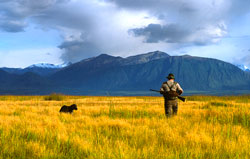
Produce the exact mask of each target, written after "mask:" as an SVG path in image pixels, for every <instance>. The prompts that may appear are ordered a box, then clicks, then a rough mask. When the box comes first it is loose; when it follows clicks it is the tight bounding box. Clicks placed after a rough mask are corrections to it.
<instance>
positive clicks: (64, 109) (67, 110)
mask: <svg viewBox="0 0 250 159" xmlns="http://www.w3.org/2000/svg"><path fill="white" fill-rule="evenodd" d="M73 110H77V107H76V104H72V105H71V106H66V105H64V106H62V108H61V109H60V111H59V112H60V113H61V112H63V113H72V112H73Z"/></svg>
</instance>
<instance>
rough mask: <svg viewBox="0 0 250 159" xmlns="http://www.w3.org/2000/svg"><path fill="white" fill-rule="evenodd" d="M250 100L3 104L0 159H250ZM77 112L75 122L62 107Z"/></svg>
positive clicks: (39, 99) (17, 100) (12, 100)
mask: <svg viewBox="0 0 250 159" xmlns="http://www.w3.org/2000/svg"><path fill="white" fill-rule="evenodd" d="M249 100H250V97H249V96H234V97H233V96H232V97H212V96H193V97H188V101H187V102H185V103H182V102H179V111H178V115H177V116H175V117H172V118H166V117H165V115H164V106H163V105H164V100H163V98H161V97H81V96H64V97H63V99H62V100H61V101H56V100H51V101H47V100H45V99H44V97H43V96H1V97H0V158H3V159H6V158H11V159H12V158H24V159H26V158H53V159H54V158H60V159H61V158H65V159H66V158H67V159H68V158H79V159H80V158H81V159H82V158H91V159H94V158H98V159H99V158H103V159H110V158H111V159H112V158H113V159H117V158H124V159H134V158H138V159H143V158H145V159H146V158H148V159H149V158H150V159H162V158H211V159H213V158H250V151H249V150H250V138H249V136H250V103H249ZM73 103H75V104H77V107H78V110H77V111H74V112H73V113H72V114H60V113H59V110H60V107H61V106H62V105H71V104H73Z"/></svg>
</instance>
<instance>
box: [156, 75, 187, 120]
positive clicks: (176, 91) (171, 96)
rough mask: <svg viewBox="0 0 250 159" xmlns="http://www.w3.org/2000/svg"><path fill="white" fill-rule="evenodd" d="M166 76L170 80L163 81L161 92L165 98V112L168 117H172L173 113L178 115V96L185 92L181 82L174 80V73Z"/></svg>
mask: <svg viewBox="0 0 250 159" xmlns="http://www.w3.org/2000/svg"><path fill="white" fill-rule="evenodd" d="M166 78H167V79H168V81H166V82H163V84H162V86H161V89H160V93H161V94H162V95H163V97H164V100H165V114H166V116H167V117H170V116H171V115H172V114H173V115H177V111H178V101H177V96H178V95H181V94H182V93H183V89H182V88H181V86H180V84H179V83H177V82H175V81H174V79H175V77H174V75H173V74H172V73H170V74H169V75H168V76H167V77H166Z"/></svg>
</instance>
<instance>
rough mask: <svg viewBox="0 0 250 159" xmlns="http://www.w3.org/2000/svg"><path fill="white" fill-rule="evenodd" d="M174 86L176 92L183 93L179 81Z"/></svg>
mask: <svg viewBox="0 0 250 159" xmlns="http://www.w3.org/2000/svg"><path fill="white" fill-rule="evenodd" d="M176 86H177V89H176V92H177V93H178V94H179V95H181V94H182V93H183V89H182V88H181V86H180V84H179V83H177V85H176Z"/></svg>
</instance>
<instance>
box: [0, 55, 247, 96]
mask: <svg viewBox="0 0 250 159" xmlns="http://www.w3.org/2000/svg"><path fill="white" fill-rule="evenodd" d="M170 72H171V73H174V74H175V77H176V80H177V82H179V83H180V84H181V86H182V87H183V88H184V93H185V92H195V91H196V92H226V91H228V92H232V93H233V91H234V90H250V82H249V81H250V74H247V73H245V72H244V71H242V70H240V69H239V68H238V67H236V66H235V65H232V64H230V63H227V62H224V61H221V60H217V59H212V58H203V57H195V56H186V55H184V56H169V55H168V54H166V53H164V52H160V51H155V52H149V53H146V54H140V55H136V56H129V57H126V58H122V57H119V56H111V55H108V54H101V55H99V56H96V57H92V58H88V59H84V60H82V61H79V62H77V63H74V64H71V65H69V66H67V67H64V68H61V69H59V70H57V71H56V72H54V73H52V74H51V75H48V76H41V75H34V74H24V75H23V76H22V77H20V76H18V75H15V76H14V75H11V74H9V75H8V76H9V77H10V78H15V79H17V80H11V79H10V80H9V81H12V83H11V82H10V83H8V80H7V81H6V80H5V81H4V82H7V83H8V86H9V87H10V88H8V87H6V88H4V86H3V85H1V86H0V94H4V91H1V90H6V89H7V90H8V89H11V90H12V92H15V86H18V90H16V92H18V93H20V92H21V93H22V91H23V90H25V93H26V94H46V93H49V92H58V93H64V94H72V95H96V94H98V95H107V94H106V92H123V95H129V94H131V93H132V92H144V93H141V95H148V94H149V93H148V90H149V88H154V89H159V88H160V87H161V84H162V82H164V81H165V80H166V78H165V77H166V76H167V75H168V73H170ZM2 74H6V72H5V73H3V72H2ZM35 74H36V73H35ZM26 76H27V77H26ZM0 79H1V71H0ZM18 79H19V80H21V81H23V82H19V84H18ZM23 79H24V80H23ZM24 81H25V82H24ZM15 82H16V83H15ZM29 82H30V83H31V84H30V85H29V84H28V83H29ZM1 87H2V89H1ZM126 92H127V93H126ZM249 92H250V91H249ZM117 94H118V93H114V95H117ZM132 94H135V93H132Z"/></svg>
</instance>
